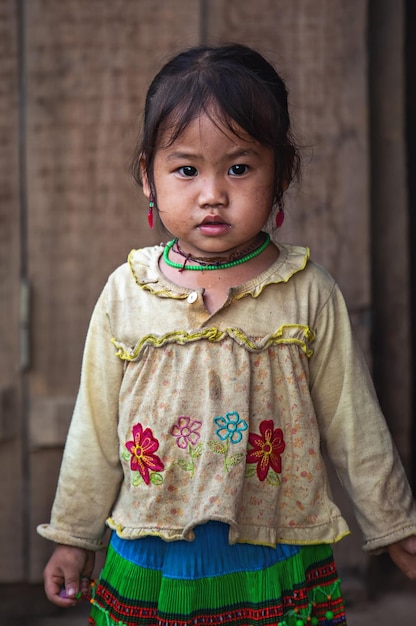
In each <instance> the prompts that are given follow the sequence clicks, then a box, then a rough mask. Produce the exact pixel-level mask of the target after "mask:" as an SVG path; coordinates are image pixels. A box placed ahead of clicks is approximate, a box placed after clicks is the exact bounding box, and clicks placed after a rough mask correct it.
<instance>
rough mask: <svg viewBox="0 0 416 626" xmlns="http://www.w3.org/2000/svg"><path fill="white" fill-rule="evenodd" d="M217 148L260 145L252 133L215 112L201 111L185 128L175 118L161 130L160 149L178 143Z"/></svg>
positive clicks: (172, 146) (165, 148)
mask: <svg viewBox="0 0 416 626" xmlns="http://www.w3.org/2000/svg"><path fill="white" fill-rule="evenodd" d="M183 144H187V145H190V146H194V147H195V146H196V145H198V146H200V147H206V148H208V147H209V146H216V147H217V148H223V149H232V148H242V149H244V148H247V149H249V148H251V149H253V148H254V147H255V146H260V144H259V142H258V141H256V140H255V139H254V138H253V137H252V136H251V135H249V134H248V133H247V132H246V131H245V130H244V129H243V128H241V127H240V126H239V125H238V124H237V123H236V122H234V121H232V120H231V121H226V120H224V119H222V118H221V117H219V116H218V115H217V114H216V113H215V112H201V113H200V114H199V115H198V116H196V117H194V118H193V119H191V120H190V121H189V122H188V123H187V124H186V125H185V126H184V127H183V128H178V126H177V125H176V124H175V121H174V119H173V120H172V121H170V122H168V123H167V124H165V125H164V126H162V128H161V130H160V131H159V137H158V149H162V150H169V149H170V148H176V147H177V146H178V145H183Z"/></svg>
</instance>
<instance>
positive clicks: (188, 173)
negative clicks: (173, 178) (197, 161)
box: [178, 165, 198, 178]
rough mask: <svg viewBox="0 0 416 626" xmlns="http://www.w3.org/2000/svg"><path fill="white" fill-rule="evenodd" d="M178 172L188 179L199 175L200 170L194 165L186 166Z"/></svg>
mask: <svg viewBox="0 0 416 626" xmlns="http://www.w3.org/2000/svg"><path fill="white" fill-rule="evenodd" d="M178 172H179V174H180V175H181V176H185V177H187V178H191V177H192V176H197V175H198V170H197V169H196V167H192V165H184V166H183V167H180V168H179V169H178Z"/></svg>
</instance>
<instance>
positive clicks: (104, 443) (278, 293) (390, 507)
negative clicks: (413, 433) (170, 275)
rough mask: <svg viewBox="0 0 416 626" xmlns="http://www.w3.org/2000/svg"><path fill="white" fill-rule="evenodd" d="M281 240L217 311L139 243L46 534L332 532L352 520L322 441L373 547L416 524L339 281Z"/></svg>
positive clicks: (89, 374) (113, 288)
mask: <svg viewBox="0 0 416 626" xmlns="http://www.w3.org/2000/svg"><path fill="white" fill-rule="evenodd" d="M279 248H280V252H281V253H280V256H279V258H278V260H277V261H276V262H275V263H274V264H273V265H272V266H271V267H270V268H269V269H268V270H267V271H265V272H263V273H262V274H261V275H260V276H258V277H257V278H256V279H254V280H251V281H249V282H247V283H245V284H243V285H241V286H238V287H235V288H231V289H230V290H229V295H228V299H227V301H226V303H225V304H224V306H223V307H222V308H221V309H220V310H219V311H217V312H215V313H213V314H210V313H209V312H208V311H207V309H206V308H205V306H204V302H203V297H202V296H203V294H202V291H191V290H189V289H185V288H182V287H179V286H177V285H175V284H173V283H172V282H170V281H169V280H168V279H167V278H165V277H164V276H163V275H162V274H161V272H160V270H159V268H158V260H159V258H160V256H161V254H162V252H163V248H162V247H161V246H155V247H151V248H145V249H142V250H139V251H132V252H131V254H130V256H129V262H128V263H126V264H125V265H123V266H121V267H120V268H119V269H118V270H116V271H115V272H114V273H113V274H112V275H111V276H110V278H109V280H108V283H107V285H106V286H105V288H104V290H103V293H102V295H101V297H100V299H99V301H98V303H97V305H96V308H95V311H94V314H93V316H92V319H91V324H90V328H89V332H88V337H87V341H86V346H85V353H84V359H83V365H82V376H81V385H80V390H79V395H78V399H77V403H76V407H75V411H74V416H73V420H72V423H71V427H70V431H69V434H68V439H67V444H66V448H65V453H64V458H63V464H62V468H61V474H60V479H59V485H58V489H57V494H56V499H55V503H54V506H53V511H52V519H51V523H50V524H48V525H42V526H40V527H39V528H38V531H39V533H40V534H41V535H43V536H44V537H46V538H48V539H51V540H53V541H56V542H59V543H64V544H69V545H74V546H80V547H84V548H87V549H92V550H96V549H98V548H100V547H101V545H102V537H103V534H104V531H105V523H106V521H107V524H108V525H109V526H110V527H111V528H112V529H114V530H115V531H116V532H117V533H118V535H120V536H121V537H125V538H127V539H128V538H137V537H140V536H144V535H158V536H160V537H162V538H164V539H166V540H173V539H187V540H192V538H193V528H194V527H195V526H196V525H197V524H202V523H204V522H206V521H207V520H219V521H223V522H225V523H227V524H229V526H230V542H231V543H233V542H236V541H242V542H250V543H260V544H266V545H275V544H276V543H278V542H280V543H294V544H312V543H322V542H325V543H329V542H334V541H337V540H339V539H340V538H342V537H343V536H344V535H345V534H347V533H348V532H349V531H348V527H347V524H346V522H345V521H344V519H343V518H342V516H341V514H340V511H339V509H338V508H337V506H336V505H335V504H334V502H333V500H332V497H331V493H330V490H329V486H328V480H327V474H326V470H325V467H324V463H323V459H322V455H321V442H322V441H325V443H326V446H327V449H328V451H329V455H330V457H331V459H332V462H333V464H334V466H335V468H336V471H337V473H338V475H339V477H340V479H341V481H342V483H343V485H344V487H345V488H346V490H347V492H348V493H349V495H350V497H351V498H352V500H353V503H354V507H355V512H356V515H357V519H358V522H359V524H360V526H361V528H362V531H363V535H364V540H365V543H364V549H365V550H367V551H377V550H379V549H381V548H383V547H385V546H386V545H388V544H390V543H392V542H394V541H398V540H400V539H402V538H404V537H406V536H409V535H411V534H416V510H415V506H414V503H413V500H412V494H411V490H410V487H409V485H408V482H407V480H406V476H405V473H404V470H403V468H402V465H401V462H400V460H399V458H398V455H397V452H396V450H395V448H394V446H393V444H392V441H391V438H390V435H389V432H388V429H387V427H386V424H385V421H384V418H383V417H382V415H381V413H380V410H379V406H378V403H377V400H376V397H375V394H374V390H373V387H372V383H371V381H370V378H369V375H368V372H367V368H366V366H365V363H364V361H363V357H362V355H361V352H360V351H359V350H358V349H357V346H356V345H355V343H354V340H353V338H352V336H351V330H350V322H349V318H348V313H347V310H346V306H345V303H344V299H343V297H342V295H341V293H340V291H339V288H338V287H337V285H336V283H335V282H334V280H333V279H332V278H331V277H330V276H329V275H328V274H327V273H326V272H325V271H324V270H323V269H322V268H320V267H319V266H317V265H315V264H314V263H312V262H311V261H310V260H309V251H308V250H306V249H304V248H300V247H294V246H289V245H279Z"/></svg>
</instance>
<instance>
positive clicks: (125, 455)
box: [121, 450, 131, 461]
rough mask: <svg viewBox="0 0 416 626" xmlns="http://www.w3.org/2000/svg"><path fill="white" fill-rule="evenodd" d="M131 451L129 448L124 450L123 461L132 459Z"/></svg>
mask: <svg viewBox="0 0 416 626" xmlns="http://www.w3.org/2000/svg"><path fill="white" fill-rule="evenodd" d="M130 457H131V453H130V452H129V451H128V450H124V451H123V452H122V454H121V458H122V459H123V461H130Z"/></svg>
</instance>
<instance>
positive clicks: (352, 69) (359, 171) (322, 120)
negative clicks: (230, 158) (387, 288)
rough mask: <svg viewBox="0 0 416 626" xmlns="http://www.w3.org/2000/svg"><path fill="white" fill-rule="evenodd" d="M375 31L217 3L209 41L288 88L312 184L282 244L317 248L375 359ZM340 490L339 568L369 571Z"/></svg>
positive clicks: (332, 2) (339, 6)
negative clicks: (371, 100) (346, 527)
mask: <svg viewBox="0 0 416 626" xmlns="http://www.w3.org/2000/svg"><path fill="white" fill-rule="evenodd" d="M366 29H367V2H362V1H361V0H352V1H351V2H347V3H346V2H343V0H293V1H292V2H286V1H285V0H257V2H240V1H238V0H213V1H212V2H210V3H209V12H208V15H207V27H206V32H207V40H208V41H209V42H227V41H239V42H242V43H246V44H248V45H251V46H253V47H255V48H257V49H258V50H259V51H260V52H262V53H263V54H264V55H265V56H266V57H267V58H268V59H269V60H270V61H271V62H272V63H274V65H275V66H276V68H277V69H278V71H279V72H280V73H281V75H282V76H283V78H284V79H285V80H286V83H287V86H288V88H289V102H290V107H291V113H292V121H293V126H294V130H295V135H296V137H297V141H298V143H299V144H301V145H302V146H304V147H305V148H304V150H303V156H304V162H303V176H302V181H301V184H300V186H297V187H294V188H293V190H292V191H290V192H288V194H287V196H288V197H287V200H286V214H287V215H286V220H285V225H284V227H283V229H282V230H281V232H280V233H279V238H280V239H281V240H283V241H290V242H292V243H297V244H303V245H308V246H310V248H311V251H312V257H313V259H314V260H316V261H318V262H320V263H322V264H323V265H324V266H325V267H326V268H327V269H328V270H329V271H330V272H331V273H332V274H333V275H334V277H335V278H336V279H337V280H338V282H339V283H340V285H341V287H342V289H343V292H344V294H345V297H346V300H347V303H348V306H349V309H350V313H351V317H352V321H353V324H354V327H355V331H356V333H357V335H358V338H359V341H360V343H361V345H362V347H363V349H364V350H365V352H366V355H367V358H368V360H370V358H371V357H370V350H369V339H370V327H369V312H370V307H371V293H370V271H371V267H370V241H369V223H368V220H369V191H368V189H369V180H368V176H369V165H368V122H367V115H368V101H367V73H366V69H367V48H366ZM352 276H353V279H352ZM330 473H331V472H330ZM333 489H334V491H335V492H336V499H337V502H338V503H339V505H340V506H341V508H342V510H343V513H344V514H345V516H346V517H347V519H348V522H349V524H350V526H351V528H352V530H353V535H352V536H350V537H348V538H347V539H346V540H344V541H343V542H341V543H340V544H339V545H338V547H337V559H338V562H339V566H340V567H341V569H342V570H343V571H344V572H346V571H352V570H355V569H356V568H364V566H365V563H366V559H365V557H364V555H363V553H362V552H361V549H360V547H361V534H360V531H359V530H358V527H357V524H356V522H355V519H354V517H353V514H352V508H351V506H350V503H349V501H348V500H347V499H346V497H345V495H344V493H343V491H342V490H341V489H340V486H339V484H338V482H337V481H336V480H334V481H333Z"/></svg>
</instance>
